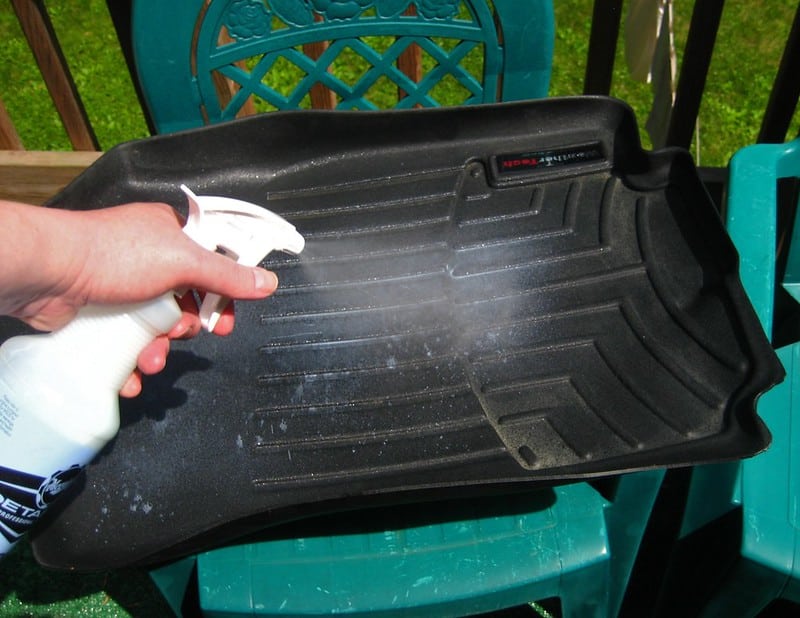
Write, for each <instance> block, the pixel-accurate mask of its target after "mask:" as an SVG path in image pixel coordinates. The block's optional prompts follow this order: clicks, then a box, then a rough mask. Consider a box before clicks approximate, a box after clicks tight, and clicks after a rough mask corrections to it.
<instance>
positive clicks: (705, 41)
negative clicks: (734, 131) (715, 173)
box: [667, 0, 725, 149]
mask: <svg viewBox="0 0 800 618" xmlns="http://www.w3.org/2000/svg"><path fill="white" fill-rule="evenodd" d="M724 4H725V0H696V1H695V4H694V10H693V11H692V21H691V24H690V25H689V35H688V38H687V40H686V48H685V51H684V54H683V59H682V61H681V72H680V77H679V78H678V87H677V89H676V92H675V104H674V106H673V108H672V115H671V117H670V122H669V130H668V131H667V145H668V146H680V147H682V148H687V149H688V148H689V145H690V144H691V142H692V135H693V134H694V129H695V125H696V123H697V114H698V113H699V111H700V103H701V101H702V100H703V92H704V91H705V87H706V78H707V77H708V68H709V66H710V65H711V56H712V54H713V52H714V44H715V42H716V39H717V31H718V30H719V22H720V19H721V18H722V8H723V6H724Z"/></svg>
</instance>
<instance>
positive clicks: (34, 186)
mask: <svg viewBox="0 0 800 618" xmlns="http://www.w3.org/2000/svg"><path fill="white" fill-rule="evenodd" d="M133 1H134V0H107V5H108V9H109V14H110V15H111V19H112V22H113V24H114V27H115V30H116V33H117V37H118V39H119V42H120V47H121V49H122V52H123V55H124V57H125V60H126V63H127V68H128V70H129V72H130V73H131V76H132V81H133V84H134V87H135V88H137V94H138V95H139V101H140V104H141V102H142V100H143V99H142V96H141V92H139V91H138V83H137V80H136V78H135V71H134V65H133V58H132V44H131V18H130V15H131V6H132V3H133ZM556 1H557V0H556ZM11 4H12V6H13V8H14V10H15V12H16V15H17V18H18V20H19V23H20V25H21V27H22V30H23V33H24V35H25V37H26V39H27V41H28V44H29V45H30V47H31V50H32V51H33V53H34V57H35V58H36V62H37V64H38V65H39V69H40V71H41V73H42V76H43V78H44V81H45V83H46V85H47V88H48V90H49V92H50V95H51V97H52V99H53V103H54V104H55V107H56V109H57V111H58V113H59V116H60V117H61V120H62V122H63V124H64V128H65V130H66V132H67V135H68V136H69V139H70V142H71V144H72V146H73V148H74V150H75V151H77V152H73V153H26V154H22V153H21V152H22V149H23V144H22V143H21V141H20V139H19V136H18V135H17V132H16V130H15V128H14V125H13V123H12V121H11V119H10V118H9V117H8V114H7V113H6V112H5V108H4V107H3V104H2V100H0V151H2V152H0V198H13V199H22V200H28V201H37V202H40V201H42V200H43V199H45V198H46V197H48V196H49V195H52V194H53V193H55V192H56V191H57V190H58V189H59V188H61V187H62V186H64V184H66V183H67V182H68V181H69V180H70V179H71V178H72V177H74V175H76V174H77V173H79V172H80V171H81V170H82V169H83V167H85V166H86V165H88V164H89V163H91V162H92V161H93V160H94V159H95V158H96V157H97V156H98V155H97V154H93V153H94V151H97V150H98V143H97V139H96V137H95V134H94V131H93V129H92V126H91V123H90V121H89V119H88V117H87V114H86V111H85V109H84V106H83V104H82V102H81V98H80V95H79V93H78V90H77V88H76V87H75V83H74V81H73V80H72V77H71V73H70V70H69V67H68V66H67V63H66V61H65V59H64V56H63V54H62V52H61V48H60V46H59V42H58V39H57V37H56V34H55V31H54V29H53V27H52V25H51V23H50V19H49V16H48V12H47V7H46V1H45V0H11ZM723 7H724V0H696V2H695V4H694V9H693V13H692V19H691V24H690V27H689V33H688V38H687V42H686V46H685V49H684V54H683V61H682V63H681V72H680V75H679V79H678V84H677V91H676V96H675V102H674V105H673V108H672V111H671V115H670V121H669V129H668V133H667V145H670V146H680V147H683V148H689V146H690V144H691V141H692V136H693V132H694V130H695V126H696V121H697V117H698V113H699V110H700V104H701V101H702V98H703V93H704V89H705V83H706V77H707V75H708V70H709V66H710V63H711V57H712V53H713V50H714V46H715V43H716V33H717V30H718V27H719V24H720V21H721V19H722V12H723ZM622 12H623V2H622V0H595V1H594V10H593V15H592V26H591V35H590V42H589V51H588V58H587V64H586V74H585V79H584V87H583V91H584V93H586V94H601V95H607V94H609V92H610V90H611V76H612V73H613V69H614V60H615V57H616V47H617V41H618V39H619V31H620V23H621V19H622ZM798 75H800V3H799V4H798V9H797V12H796V13H795V16H794V21H793V25H792V28H791V30H790V33H789V36H788V39H787V41H786V44H785V47H784V51H783V56H782V60H781V63H780V67H779V68H778V71H777V75H776V77H775V80H774V82H773V85H772V91H771V94H770V98H769V103H768V105H767V107H766V109H765V110H764V115H763V117H762V121H761V127H760V131H759V134H758V141H761V142H780V141H784V140H785V139H787V138H788V137H793V136H787V132H788V130H789V127H790V123H791V121H792V117H793V115H794V112H795V109H796V107H797V103H798V98H800V79H798ZM142 109H143V114H144V117H145V120H146V122H147V123H148V126H149V127H150V129H151V132H152V122H151V121H150V119H149V114H148V111H147V109H146V108H145V107H144V105H142ZM81 151H83V152H84V154H80V152H81ZM704 174H705V177H706V178H707V179H708V184H710V185H713V184H714V183H717V184H719V183H720V182H722V179H723V178H724V176H723V175H721V170H714V169H710V170H705V171H704ZM712 193H713V187H712Z"/></svg>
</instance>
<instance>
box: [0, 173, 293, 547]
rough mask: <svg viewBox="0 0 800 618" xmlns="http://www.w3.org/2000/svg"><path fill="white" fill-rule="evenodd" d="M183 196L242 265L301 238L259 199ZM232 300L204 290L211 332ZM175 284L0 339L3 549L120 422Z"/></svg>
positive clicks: (218, 246)
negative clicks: (52, 327) (156, 294)
mask: <svg viewBox="0 0 800 618" xmlns="http://www.w3.org/2000/svg"><path fill="white" fill-rule="evenodd" d="M181 188H182V189H183V190H184V192H185V193H186V195H187V197H188V198H189V217H188V219H187V222H186V226H185V227H184V231H185V232H186V234H187V235H189V236H190V237H191V238H192V239H193V240H195V241H196V242H197V243H199V244H200V245H202V246H203V247H205V248H206V249H208V250H210V251H217V252H220V253H222V254H223V255H226V256H228V257H230V258H232V259H234V260H236V261H237V262H240V263H242V264H245V265H247V266H255V265H257V264H258V263H259V262H260V261H261V260H262V259H263V258H264V257H265V256H266V255H268V254H269V253H270V252H272V251H273V250H280V251H286V252H288V253H293V254H298V253H300V252H301V251H302V250H303V247H304V244H305V242H304V239H303V237H302V236H301V235H300V234H299V233H298V232H297V231H296V230H295V228H294V226H292V225H291V224H290V223H288V222H287V221H285V220H284V219H282V218H281V217H279V216H278V215H276V214H274V213H272V212H269V211H268V210H265V209H263V208H260V207H258V206H255V205H253V204H249V203H247V202H243V201H241V200H235V199H231V198H226V197H216V196H195V195H194V194H193V193H192V192H191V191H189V189H187V188H186V187H181ZM228 300H229V299H226V298H221V297H219V296H216V295H214V294H207V295H206V297H205V299H204V300H203V304H202V306H201V309H200V319H201V322H202V324H203V326H204V327H205V328H206V329H207V330H209V331H211V330H213V329H214V326H215V324H216V322H217V319H218V318H219V315H220V312H221V311H222V310H223V308H224V307H225V305H226V304H227V303H228ZM180 317H181V310H180V309H179V307H178V305H177V303H176V301H175V297H174V295H173V294H172V293H168V294H165V295H164V296H162V297H160V298H157V299H155V300H152V301H148V302H145V303H140V304H134V305H124V306H120V305H117V306H87V307H84V308H83V309H82V310H81V311H80V312H79V313H78V315H77V316H76V318H75V319H74V320H72V321H71V322H70V323H69V324H67V325H66V326H65V327H64V328H62V329H61V330H59V331H56V332H53V333H47V334H39V335H27V336H20V337H12V338H11V339H9V340H7V341H6V342H5V343H4V344H3V345H2V346H0V558H2V556H3V555H5V554H6V553H7V552H8V551H9V550H10V549H11V547H12V546H13V545H14V543H15V542H16V541H17V540H19V538H20V537H21V536H22V535H23V534H24V533H25V532H26V531H27V530H28V529H29V528H30V527H31V526H32V525H34V524H35V523H36V522H37V521H38V520H39V518H40V517H41V516H42V514H43V513H44V511H45V510H46V509H47V507H48V506H49V505H50V504H51V503H52V502H53V501H54V500H55V499H56V498H57V497H58V496H59V495H60V494H61V493H62V492H63V491H64V490H65V489H66V488H67V487H68V486H69V484H70V483H71V482H72V481H73V480H74V479H75V478H76V477H77V476H78V474H79V473H80V471H81V470H82V469H83V467H84V466H85V465H87V464H88V463H89V462H90V461H91V460H92V459H93V458H94V457H95V455H97V453H98V452H99V451H100V450H101V449H102V448H103V447H104V446H105V444H106V443H107V442H108V441H109V440H111V439H112V438H113V437H114V436H115V435H116V433H117V430H118V429H119V399H118V393H119V390H120V388H122V386H123V384H124V383H125V381H126V380H127V378H128V376H129V375H130V373H131V372H132V371H133V369H134V368H135V367H136V359H137V357H138V355H139V352H140V351H141V350H142V349H143V348H144V347H145V346H146V345H147V344H148V343H149V342H150V341H152V340H153V339H154V338H155V337H156V336H157V335H159V334H162V333H166V332H168V331H169V330H170V329H171V328H172V327H173V326H174V325H175V324H176V323H177V322H178V320H179V319H180Z"/></svg>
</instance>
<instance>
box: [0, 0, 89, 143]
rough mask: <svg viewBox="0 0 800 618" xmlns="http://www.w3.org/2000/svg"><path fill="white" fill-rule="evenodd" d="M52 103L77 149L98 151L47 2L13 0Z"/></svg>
mask: <svg viewBox="0 0 800 618" xmlns="http://www.w3.org/2000/svg"><path fill="white" fill-rule="evenodd" d="M11 4H12V5H13V7H14V11H16V13H17V19H18V20H19V24H20V26H21V27H22V32H23V33H24V34H25V38H26V39H27V40H28V45H29V46H30V48H31V51H33V55H34V56H35V57H36V62H37V64H38V65H39V70H40V71H41V72H42V77H44V81H45V84H47V89H48V90H49V91H50V96H51V97H52V99H53V103H54V104H55V106H56V110H58V113H59V115H60V116H61V121H62V122H63V124H64V129H65V130H66V132H67V135H68V136H69V139H70V141H71V142H72V146H73V148H75V150H99V149H100V146H99V144H98V143H97V138H96V137H95V135H94V131H93V130H92V127H91V124H90V123H89V119H88V117H87V116H86V110H85V109H84V107H83V103H82V102H81V99H80V96H79V95H78V90H77V88H76V87H75V82H74V81H73V80H72V75H71V74H70V72H69V68H68V67H67V62H66V60H65V59H64V54H63V53H62V51H61V47H60V46H59V44H58V40H57V39H56V35H55V32H54V31H53V25H52V23H51V22H50V17H49V16H48V14H47V9H46V8H45V6H44V0H11Z"/></svg>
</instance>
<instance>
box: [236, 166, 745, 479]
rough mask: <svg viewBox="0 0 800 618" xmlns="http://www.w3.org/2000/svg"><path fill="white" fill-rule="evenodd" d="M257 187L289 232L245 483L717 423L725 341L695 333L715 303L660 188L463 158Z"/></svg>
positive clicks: (659, 441) (481, 456)
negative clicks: (292, 238)
mask: <svg viewBox="0 0 800 618" xmlns="http://www.w3.org/2000/svg"><path fill="white" fill-rule="evenodd" d="M385 183H390V184H391V185H392V186H391V190H390V191H387V187H386V186H385ZM386 194H389V195H391V199H388V200H386V199H384V200H377V199H375V196H376V195H386ZM271 200H272V202H273V203H275V202H276V201H278V202H279V203H280V205H281V209H282V211H283V212H286V213H288V216H289V217H290V218H291V219H293V220H294V221H296V222H297V223H298V226H299V227H300V229H302V230H303V231H304V233H305V234H306V237H307V241H308V244H307V250H306V252H305V253H304V255H303V256H302V259H300V260H297V261H294V262H292V263H290V264H286V263H282V264H281V265H280V272H281V282H282V287H281V289H280V291H279V293H278V294H277V295H276V297H275V302H274V303H273V304H271V305H270V313H269V314H266V315H264V316H263V318H262V320H261V324H262V327H263V332H264V333H265V335H266V341H265V342H264V343H263V346H262V348H261V351H262V353H263V355H264V366H265V370H264V373H263V375H262V377H261V378H260V382H261V384H262V386H263V391H262V392H261V394H260V398H259V406H258V409H257V410H255V411H254V413H253V414H252V415H250V417H249V418H248V427H246V428H245V429H243V435H246V436H247V440H248V445H249V446H250V447H251V448H252V449H253V452H254V453H255V455H256V456H255V457H254V459H253V479H254V485H255V486H256V487H261V486H263V487H265V488H268V487H275V486H279V485H281V484H283V483H290V484H292V485H295V484H297V483H300V484H303V483H320V482H323V483H324V482H325V479H326V478H327V479H330V480H334V479H342V478H349V479H355V478H359V477H361V478H364V477H370V476H373V475H376V474H390V473H391V472H392V470H400V469H402V468H403V466H405V465H407V464H411V463H413V464H414V465H415V466H418V467H421V468H422V469H425V468H437V467H450V466H453V465H464V464H468V463H471V464H480V462H487V461H490V460H498V459H502V458H504V457H507V453H510V454H511V455H512V456H513V457H514V458H515V459H516V461H517V462H518V464H519V465H520V466H522V467H523V468H526V469H538V468H559V467H562V466H569V465H573V464H578V463H580V462H585V461H588V460H591V459H592V458H595V457H605V458H608V457H613V456H618V455H619V456H621V455H625V454H629V453H633V452H636V451H638V450H642V449H656V448H659V447H663V446H668V445H671V444H677V443H679V442H681V441H685V440H686V439H687V438H688V439H695V438H701V437H703V436H707V435H712V434H714V433H716V432H718V431H720V429H721V427H720V425H721V423H722V420H723V419H722V415H721V414H720V410H721V409H722V408H723V407H724V406H725V405H726V401H727V397H728V396H729V394H730V388H731V385H732V384H736V383H737V381H738V380H740V379H741V371H742V368H741V364H742V363H744V357H743V354H742V352H741V351H740V350H739V349H737V348H736V347H735V346H734V347H733V348H731V349H727V348H726V349H716V348H715V346H717V345H721V344H720V343H718V342H717V341H715V340H714V338H713V334H710V335H706V336H705V337H702V336H701V337H698V335H697V333H695V332H694V331H693V328H692V324H693V320H694V318H693V315H692V311H694V310H696V309H697V308H698V307H700V308H702V310H703V311H707V312H708V311H710V312H711V313H714V312H717V313H719V321H720V323H724V322H725V320H724V310H725V309H724V306H721V305H718V300H717V299H716V297H715V295H713V294H711V295H709V294H707V292H708V290H706V289H705V287H704V286H706V283H707V280H708V279H709V276H708V273H703V272H698V268H699V267H697V266H695V260H694V259H690V258H691V256H690V254H691V252H692V251H695V248H693V247H690V246H688V245H687V244H686V240H685V239H684V238H683V235H682V234H681V231H680V230H679V229H678V228H677V224H676V223H675V220H674V216H673V214H672V213H671V209H672V208H674V205H671V204H667V203H666V201H665V200H664V199H663V194H660V193H659V194H656V193H654V192H650V193H649V194H648V193H644V192H639V191H636V190H634V189H632V188H630V187H628V186H626V185H625V184H624V183H623V182H622V181H621V180H620V179H619V178H617V177H615V176H609V175H608V174H607V173H598V174H595V175H584V176H580V177H573V178H567V179H560V180H553V181H550V182H546V183H539V184H536V185H528V186H520V187H511V188H503V189H497V188H494V187H492V186H491V185H490V184H489V183H488V182H487V180H486V177H485V171H484V168H483V165H482V164H480V163H477V162H476V163H472V164H469V165H467V167H466V168H465V169H442V170H437V171H434V172H429V173H427V174H424V175H413V176H405V177H402V176H401V177H397V178H392V179H379V180H376V181H373V182H364V183H361V184H357V185H355V186H353V185H349V186H324V187H317V188H314V189H309V190H307V191H306V192H304V193H302V194H298V192H297V191H294V192H292V193H291V194H290V195H287V196H281V195H280V194H278V195H273V196H271ZM312 203H316V204H319V203H324V204H325V208H324V209H319V210H315V209H313V208H310V207H309V204H312ZM656 224H657V230H654V229H653V228H654V226H655V225H656ZM664 251H667V252H668V253H669V255H664ZM667 258H668V259H667ZM665 269H666V271H667V272H662V271H663V270H665ZM675 277H679V278H680V279H681V280H680V281H678V282H675V281H672V284H676V283H677V285H679V286H680V287H681V290H682V291H681V293H680V294H676V293H674V291H673V290H671V289H667V288H668V287H669V285H671V283H670V281H668V280H670V279H674V278H675ZM711 279H713V277H711ZM707 297H708V298H707ZM732 339H734V338H731V337H725V338H724V340H726V341H730V340H732ZM693 367H704V372H703V375H702V376H700V375H695V373H694V372H693V369H692V368H693ZM709 367H711V369H709ZM243 439H244V438H243ZM298 471H299V472H298Z"/></svg>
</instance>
